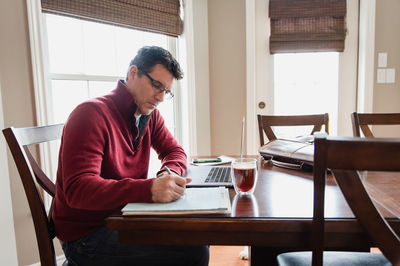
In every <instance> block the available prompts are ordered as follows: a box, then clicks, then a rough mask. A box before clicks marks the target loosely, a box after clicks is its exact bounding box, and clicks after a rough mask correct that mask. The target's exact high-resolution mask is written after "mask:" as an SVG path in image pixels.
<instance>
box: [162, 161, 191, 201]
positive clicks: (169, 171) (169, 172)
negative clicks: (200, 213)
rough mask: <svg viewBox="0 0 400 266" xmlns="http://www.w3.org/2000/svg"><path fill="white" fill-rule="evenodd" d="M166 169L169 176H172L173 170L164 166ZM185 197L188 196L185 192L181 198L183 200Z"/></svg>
mask: <svg viewBox="0 0 400 266" xmlns="http://www.w3.org/2000/svg"><path fill="white" fill-rule="evenodd" d="M164 169H165V171H167V173H168V174H170V175H172V172H171V170H170V169H169V168H168V166H166V165H164ZM185 196H186V192H183V194H182V196H181V198H183V197H185Z"/></svg>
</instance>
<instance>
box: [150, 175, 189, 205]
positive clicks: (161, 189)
mask: <svg viewBox="0 0 400 266" xmlns="http://www.w3.org/2000/svg"><path fill="white" fill-rule="evenodd" d="M191 181H192V180H191V179H190V178H183V177H180V176H178V175H175V174H172V175H170V174H168V173H167V172H163V173H162V174H161V175H159V176H158V178H156V179H154V181H153V184H152V186H151V189H150V190H151V195H152V200H153V202H163V203H164V202H171V201H175V200H177V199H179V198H180V197H181V196H182V195H183V193H184V192H185V188H186V184H187V183H190V182H191Z"/></svg>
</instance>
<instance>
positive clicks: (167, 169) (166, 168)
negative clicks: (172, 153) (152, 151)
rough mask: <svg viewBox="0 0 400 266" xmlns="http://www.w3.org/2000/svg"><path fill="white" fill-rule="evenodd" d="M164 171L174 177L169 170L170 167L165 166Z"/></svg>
mask: <svg viewBox="0 0 400 266" xmlns="http://www.w3.org/2000/svg"><path fill="white" fill-rule="evenodd" d="M164 169H165V170H166V171H167V173H168V174H170V175H172V172H171V170H169V168H168V166H166V165H164Z"/></svg>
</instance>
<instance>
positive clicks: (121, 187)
mask: <svg viewBox="0 0 400 266" xmlns="http://www.w3.org/2000/svg"><path fill="white" fill-rule="evenodd" d="M107 134H109V133H108V131H107V121H106V119H105V117H104V114H103V113H102V112H101V110H100V109H99V107H98V106H96V105H94V104H90V103H85V104H82V105H80V106H78V107H77V108H76V109H75V110H74V111H73V112H72V113H71V115H70V117H69V118H68V121H67V123H66V124H65V126H64V132H63V138H62V144H61V149H60V164H59V170H58V171H59V172H60V171H61V173H59V175H58V176H59V177H61V179H62V180H61V182H62V190H63V191H62V193H63V194H64V197H65V199H66V202H67V204H68V205H69V206H70V207H72V208H77V209H86V210H113V209H116V208H119V207H121V206H122V205H124V204H126V203H128V202H151V192H150V187H151V184H152V181H153V180H152V179H133V178H121V179H113V177H107V176H101V166H102V161H103V156H104V150H105V149H106V148H107V139H108V136H107Z"/></svg>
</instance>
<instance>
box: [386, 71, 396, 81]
mask: <svg viewBox="0 0 400 266" xmlns="http://www.w3.org/2000/svg"><path fill="white" fill-rule="evenodd" d="M395 75H396V70H395V69H394V68H388V69H386V83H395Z"/></svg>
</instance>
